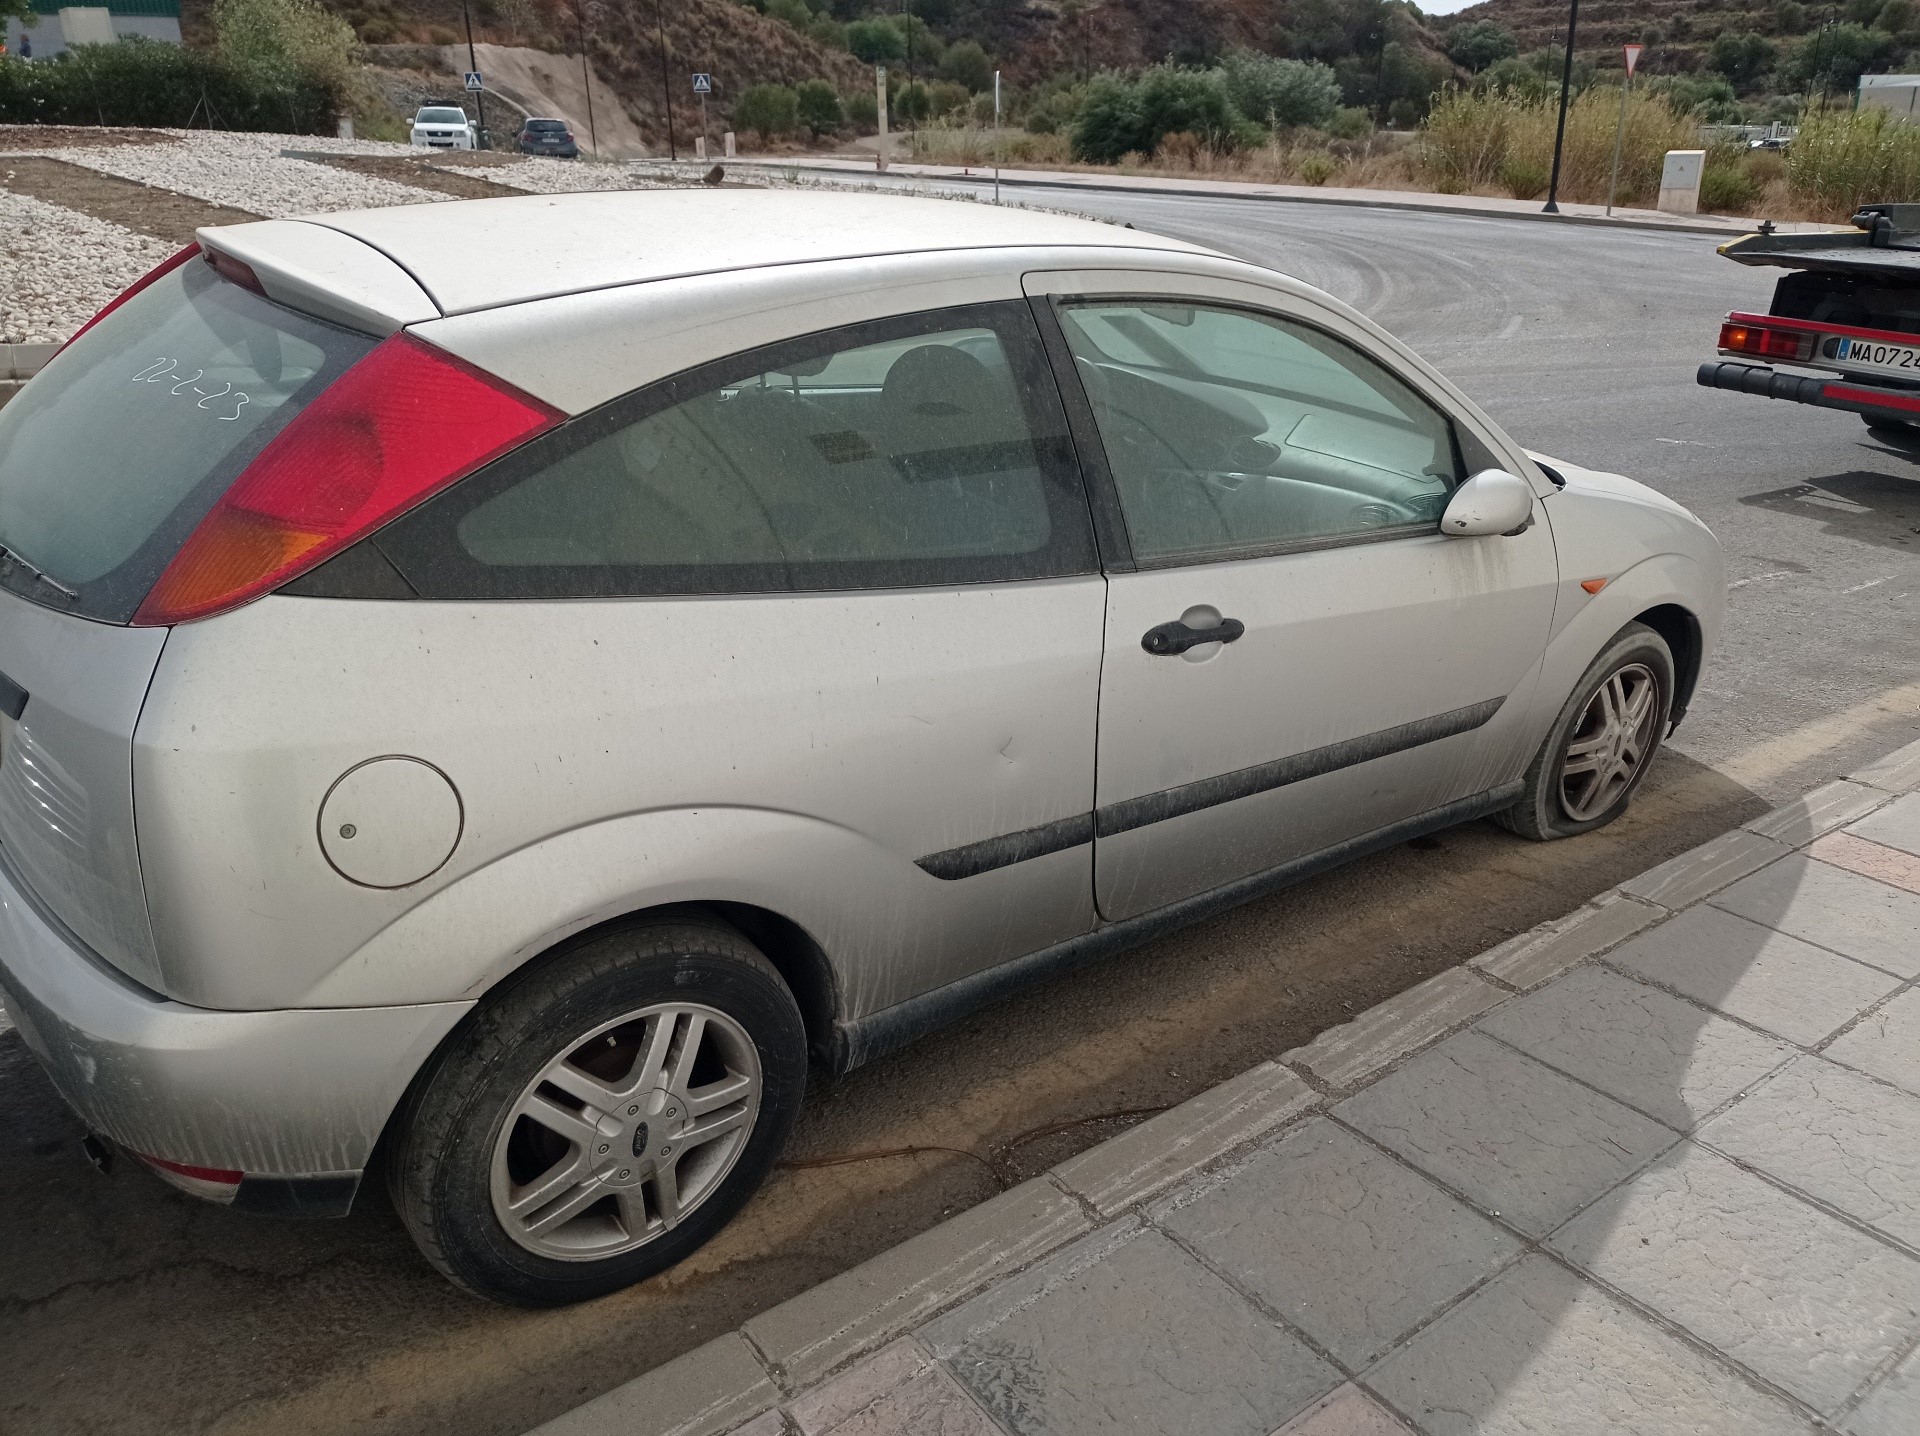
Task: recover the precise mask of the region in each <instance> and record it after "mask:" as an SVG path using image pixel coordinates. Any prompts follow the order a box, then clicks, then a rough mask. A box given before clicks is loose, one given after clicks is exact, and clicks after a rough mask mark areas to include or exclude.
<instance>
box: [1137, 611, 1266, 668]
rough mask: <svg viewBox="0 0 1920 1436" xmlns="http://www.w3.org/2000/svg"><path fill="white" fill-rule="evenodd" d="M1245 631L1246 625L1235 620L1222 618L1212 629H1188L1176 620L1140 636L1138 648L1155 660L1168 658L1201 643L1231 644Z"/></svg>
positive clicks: (1196, 646)
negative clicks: (1145, 651)
mask: <svg viewBox="0 0 1920 1436" xmlns="http://www.w3.org/2000/svg"><path fill="white" fill-rule="evenodd" d="M1246 631H1247V626H1246V624H1244V623H1242V622H1241V621H1240V620H1239V619H1237V618H1223V619H1221V620H1220V622H1219V623H1217V624H1215V625H1214V626H1213V627H1212V628H1188V627H1187V626H1186V624H1184V623H1182V622H1181V621H1180V620H1179V619H1177V618H1176V619H1174V621H1173V622H1172V623H1162V624H1160V625H1158V626H1157V627H1154V628H1149V629H1148V630H1147V631H1146V632H1145V633H1143V634H1141V635H1140V646H1141V647H1142V648H1144V649H1146V650H1147V652H1149V653H1151V654H1152V655H1153V656H1154V657H1155V658H1168V657H1171V656H1172V655H1173V654H1176V653H1185V652H1186V651H1187V650H1188V649H1189V648H1198V647H1199V646H1200V645H1201V644H1203V643H1231V642H1233V640H1234V639H1236V638H1238V637H1239V636H1240V635H1241V634H1243V633H1245V632H1246Z"/></svg>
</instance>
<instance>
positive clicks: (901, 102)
mask: <svg viewBox="0 0 1920 1436" xmlns="http://www.w3.org/2000/svg"><path fill="white" fill-rule="evenodd" d="M887 107H888V108H889V109H890V110H891V111H892V112H893V115H894V118H896V119H897V120H899V121H900V123H901V124H918V123H919V122H920V121H921V120H926V119H931V118H932V117H933V101H932V99H931V97H930V96H929V95H928V94H927V87H926V86H925V85H924V84H922V83H921V82H920V81H919V80H915V81H914V82H913V83H912V84H911V85H902V86H900V88H899V89H897V90H895V91H894V92H893V98H892V99H891V100H890V101H888V106H887Z"/></svg>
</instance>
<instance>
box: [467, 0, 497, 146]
mask: <svg viewBox="0 0 1920 1436" xmlns="http://www.w3.org/2000/svg"><path fill="white" fill-rule="evenodd" d="M460 15H461V18H462V19H464V20H465V21H466V22H467V68H468V69H469V70H472V71H473V72H474V73H475V74H478V73H479V71H480V62H479V61H478V60H477V59H475V58H474V54H473V11H472V10H471V9H469V8H468V6H467V0H460ZM473 105H474V109H475V110H476V111H478V112H479V116H480V124H479V130H480V148H481V149H483V150H485V149H491V148H493V145H492V142H491V141H490V140H489V138H488V136H487V92H486V91H485V90H475V91H474V92H473Z"/></svg>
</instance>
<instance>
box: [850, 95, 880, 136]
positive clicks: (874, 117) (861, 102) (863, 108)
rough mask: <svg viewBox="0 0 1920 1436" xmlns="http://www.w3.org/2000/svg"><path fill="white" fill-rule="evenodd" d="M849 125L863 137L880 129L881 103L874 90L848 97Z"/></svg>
mask: <svg viewBox="0 0 1920 1436" xmlns="http://www.w3.org/2000/svg"><path fill="white" fill-rule="evenodd" d="M847 123H848V124H850V125H852V126H853V127H854V129H855V130H857V131H858V132H859V133H861V134H863V135H870V134H872V133H874V132H875V131H876V130H878V129H879V128H880V101H879V98H878V97H877V96H875V94H874V93H873V91H872V90H858V91H855V92H854V93H853V94H852V95H849V96H848V97H847Z"/></svg>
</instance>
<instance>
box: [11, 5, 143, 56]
mask: <svg viewBox="0 0 1920 1436" xmlns="http://www.w3.org/2000/svg"><path fill="white" fill-rule="evenodd" d="M33 11H34V13H33V19H32V20H30V21H28V22H27V23H26V24H25V25H22V24H21V22H20V21H18V20H9V21H7V53H8V54H9V55H18V54H20V53H21V44H20V42H21V41H22V40H23V39H25V40H28V41H31V42H32V46H33V58H34V59H36V60H42V59H48V58H50V57H52V56H54V55H58V54H59V53H60V52H61V51H63V50H65V49H67V48H68V47H70V46H73V45H109V44H112V43H113V42H114V41H115V40H123V39H125V38H126V37H127V36H129V35H139V36H142V37H143V38H145V39H148V40H163V41H166V42H168V43H170V44H174V45H178V44H179V43H180V0H107V3H106V4H104V5H85V4H74V3H72V0H33Z"/></svg>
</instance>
